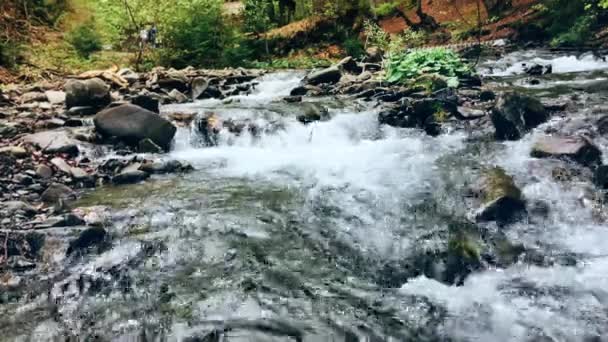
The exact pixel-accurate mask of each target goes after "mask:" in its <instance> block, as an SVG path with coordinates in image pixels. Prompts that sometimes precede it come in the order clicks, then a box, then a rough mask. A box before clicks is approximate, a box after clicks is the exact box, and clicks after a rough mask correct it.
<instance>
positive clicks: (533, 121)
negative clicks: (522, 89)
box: [490, 93, 549, 140]
mask: <svg viewBox="0 0 608 342" xmlns="http://www.w3.org/2000/svg"><path fill="white" fill-rule="evenodd" d="M490 117H491V119H492V123H493V124H494V127H495V129H496V138H497V139H499V140H517V139H520V138H521V137H522V136H523V135H524V134H526V133H527V132H529V131H530V130H531V129H533V128H535V127H537V126H538V125H540V124H542V123H544V122H546V121H547V120H548V119H549V114H548V113H547V111H546V110H545V108H544V107H543V105H542V103H541V102H540V101H539V100H538V99H536V98H533V97H530V96H527V95H522V94H518V93H508V94H503V95H502V96H501V97H500V98H499V99H498V101H497V103H496V106H495V107H494V109H493V110H492V113H491V115H490Z"/></svg>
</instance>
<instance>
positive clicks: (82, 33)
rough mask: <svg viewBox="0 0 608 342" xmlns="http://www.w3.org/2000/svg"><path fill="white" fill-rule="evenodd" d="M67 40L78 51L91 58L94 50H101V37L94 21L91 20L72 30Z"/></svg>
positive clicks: (79, 53) (81, 54) (81, 55)
mask: <svg viewBox="0 0 608 342" xmlns="http://www.w3.org/2000/svg"><path fill="white" fill-rule="evenodd" d="M67 41H68V42H69V43H70V44H71V45H72V46H73V47H74V49H75V50H76V53H77V54H78V55H79V56H80V57H83V58H89V56H90V55H91V54H92V53H93V52H97V51H100V50H101V37H100V36H99V34H98V33H97V31H96V30H95V25H94V23H93V22H89V23H86V24H83V25H80V26H77V27H76V28H75V29H73V30H72V31H70V32H69V33H68V36H67Z"/></svg>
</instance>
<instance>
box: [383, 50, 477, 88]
mask: <svg viewBox="0 0 608 342" xmlns="http://www.w3.org/2000/svg"><path fill="white" fill-rule="evenodd" d="M424 74H437V75H440V76H442V77H445V78H446V80H447V84H448V85H449V86H451V87H456V86H458V78H459V77H463V76H467V75H470V74H471V68H470V67H469V66H468V65H467V64H466V63H464V62H463V61H462V59H460V57H459V56H458V55H457V54H456V53H455V52H453V51H452V50H448V49H445V48H433V49H423V50H414V51H411V52H406V53H399V54H393V55H391V56H390V58H389V61H388V63H387V70H386V78H387V81H389V82H391V83H404V84H408V83H411V82H413V81H414V80H415V79H417V78H418V77H420V76H422V75H424Z"/></svg>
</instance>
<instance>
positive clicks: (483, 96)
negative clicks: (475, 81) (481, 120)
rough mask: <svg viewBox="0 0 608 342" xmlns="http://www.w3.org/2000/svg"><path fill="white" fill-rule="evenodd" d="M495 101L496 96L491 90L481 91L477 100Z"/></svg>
mask: <svg viewBox="0 0 608 342" xmlns="http://www.w3.org/2000/svg"><path fill="white" fill-rule="evenodd" d="M495 99H496V94H495V93H494V92H493V91H491V90H487V89H486V90H482V91H481V92H480V93H479V100H480V101H482V102H487V101H494V100H495Z"/></svg>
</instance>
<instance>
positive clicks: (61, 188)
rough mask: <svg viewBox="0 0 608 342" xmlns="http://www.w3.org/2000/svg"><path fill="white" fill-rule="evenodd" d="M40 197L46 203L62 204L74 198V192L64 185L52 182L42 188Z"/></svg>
mask: <svg viewBox="0 0 608 342" xmlns="http://www.w3.org/2000/svg"><path fill="white" fill-rule="evenodd" d="M40 198H41V199H42V202H44V203H45V204H47V205H62V204H64V203H66V202H69V201H71V200H74V199H76V193H75V192H74V190H72V189H71V188H70V187H68V186H66V185H63V184H59V183H52V184H51V185H49V187H48V188H47V189H46V190H44V192H43V193H42V195H41V197H40Z"/></svg>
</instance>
